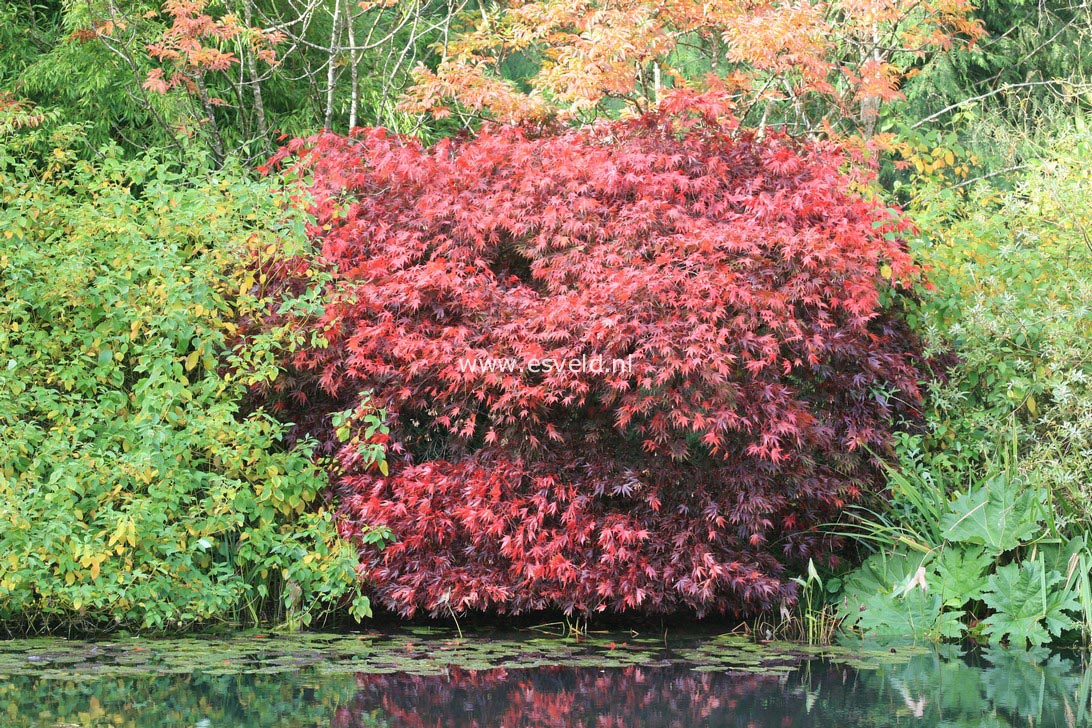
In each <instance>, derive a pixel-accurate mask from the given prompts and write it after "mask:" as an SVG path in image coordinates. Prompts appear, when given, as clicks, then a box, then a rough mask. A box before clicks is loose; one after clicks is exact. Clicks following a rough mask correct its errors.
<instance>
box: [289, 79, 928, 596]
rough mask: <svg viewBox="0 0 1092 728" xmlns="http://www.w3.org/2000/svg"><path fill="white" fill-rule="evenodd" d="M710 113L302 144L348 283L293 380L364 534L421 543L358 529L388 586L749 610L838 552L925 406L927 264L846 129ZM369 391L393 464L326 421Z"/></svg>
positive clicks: (293, 392)
mask: <svg viewBox="0 0 1092 728" xmlns="http://www.w3.org/2000/svg"><path fill="white" fill-rule="evenodd" d="M699 101H700V100H699ZM695 109H696V110H697V112H701V113H686V112H687V111H688V110H689V111H690V112H694V111H695ZM704 111H705V110H703V108H702V107H701V106H700V104H699V105H697V106H692V107H690V106H688V105H687V104H685V103H684V104H683V108H680V109H673V112H674V113H672V114H667V113H664V114H663V115H649V116H645V117H643V118H640V119H634V120H630V121H624V122H616V123H611V124H603V125H599V126H596V127H593V128H590V129H585V130H564V129H547V130H541V129H538V130H530V129H521V128H504V127H497V128H487V129H485V130H484V131H482V132H481V133H480V134H479V135H478V136H476V137H473V138H461V139H449V140H445V141H442V142H440V143H438V144H436V145H435V146H433V147H431V148H428V149H425V148H423V147H422V146H421V145H420V144H418V143H417V142H416V141H414V140H411V139H406V138H401V137H395V136H390V135H388V134H387V133H385V132H384V131H382V130H362V131H361V135H360V137H359V138H357V139H351V140H350V139H345V138H342V137H337V136H333V135H328V134H327V135H320V136H316V137H312V138H310V139H304V140H295V141H293V142H291V143H290V144H289V145H288V147H287V148H286V149H285V150H283V151H282V152H281V153H280V155H278V158H277V159H276V160H275V161H276V163H277V164H280V165H285V164H291V165H293V166H294V167H295V168H296V170H297V171H298V172H301V173H304V174H305V175H306V177H305V178H306V179H309V180H311V184H310V190H309V192H310V194H311V196H312V200H313V204H314V212H315V215H316V223H315V225H314V228H313V233H314V235H315V237H316V239H317V240H318V241H320V242H321V255H319V256H318V260H317V261H314V262H313V263H312V265H315V266H319V267H322V268H325V269H327V270H328V271H329V272H331V273H332V275H333V277H334V281H335V284H334V285H333V286H332V288H331V291H330V293H329V294H328V298H327V303H326V307H325V313H324V314H323V315H322V316H321V318H320V320H309V321H303V322H300V324H301V325H307V326H309V327H312V328H313V330H315V331H321V333H322V334H323V335H324V337H325V338H326V339H327V340H328V341H329V346H328V347H321V348H311V349H308V350H305V351H301V352H299V353H298V354H297V355H296V356H295V358H294V361H293V362H292V366H293V369H294V376H293V377H290V378H288V379H286V380H284V381H283V382H282V383H281V385H280V386H281V390H280V391H279V392H277V393H272V394H271V396H272V397H273V398H274V399H276V400H277V404H278V406H279V407H281V408H283V409H285V410H286V414H287V416H288V417H289V419H292V420H293V421H295V422H297V423H301V426H302V427H303V429H305V430H308V431H310V432H312V433H314V434H317V435H318V436H319V437H320V439H321V440H323V441H324V443H325V446H326V448H327V451H330V452H332V451H334V450H338V455H339V457H340V460H341V463H342V466H343V470H342V472H341V473H340V474H339V475H338V476H337V479H336V494H337V496H338V498H339V511H340V513H341V515H342V516H343V517H344V519H345V520H344V523H343V530H344V533H345V534H346V535H348V536H353V535H354V534H357V533H359V532H360V531H359V530H358V529H360V528H361V527H362V526H363V525H364V524H370V525H378V524H383V525H387V526H389V527H390V528H391V530H392V531H393V532H394V534H395V536H396V537H397V539H398V542H397V543H395V544H394V545H391V546H388V547H387V548H386V549H384V550H382V551H380V550H377V549H375V548H372V547H370V546H367V545H365V544H362V545H361V559H362V563H361V573H362V575H363V576H364V577H366V578H367V579H368V580H369V581H370V582H371V584H372V585H373V588H374V592H375V596H376V597H378V599H379V600H380V601H381V602H382V603H383V604H385V605H387V606H388V607H390V608H392V609H396V610H398V611H400V612H402V613H405V614H412V613H414V612H415V611H416V610H418V609H425V610H428V611H430V612H433V613H444V614H446V613H447V612H448V610H449V608H450V609H453V610H455V611H461V610H465V609H493V610H497V611H507V612H520V611H526V610H532V609H540V608H561V609H564V610H565V611H567V612H570V611H578V612H586V611H594V610H603V609H619V610H621V609H640V610H644V611H654V612H662V611H672V610H678V609H681V608H690V609H694V610H696V611H697V612H699V613H702V612H706V611H727V612H733V613H750V612H754V611H756V610H760V609H770V608H773V607H776V606H777V605H780V604H786V603H791V602H792V600H793V599H794V598H795V587H794V585H793V584H792V583H791V582H790V581H789V580H787V579H786V578H784V573H785V567H786V565H787V564H790V563H794V562H795V563H797V564H798V563H799V562H800V560H806V559H807V558H808V557H813V556H814V557H817V558H819V559H821V560H833V559H834V558H836V557H835V556H834V554H835V547H836V544H835V543H833V542H832V540H831V539H829V538H828V537H824V536H822V535H821V534H819V533H818V532H817V531H816V529H815V527H816V525H817V524H821V523H823V522H826V521H829V520H830V519H833V518H835V517H836V516H837V515H838V514H839V511H840V510H841V509H842V507H843V506H844V505H845V503H846V502H847V501H852V500H854V499H856V498H857V497H859V495H860V494H861V493H862V492H863V491H867V490H870V489H874V487H875V485H876V483H877V482H878V472H877V468H876V463H875V462H873V460H872V458H871V456H869V455H868V453H867V452H866V451H865V449H864V447H863V446H869V447H871V448H882V447H883V446H884V445H885V443H886V441H887V439H888V437H889V433H890V430H891V428H892V427H893V423H894V422H895V421H896V420H897V419H898V418H900V417H906V416H913V415H914V414H915V411H914V410H915V407H916V405H917V403H918V401H919V393H918V389H917V379H918V370H917V367H916V363H917V361H918V359H917V353H916V348H917V343H916V341H915V340H914V339H913V337H912V336H911V335H910V334H909V333H908V331H907V329H906V327H905V326H903V325H902V324H901V323H900V322H899V320H898V318H897V317H896V316H895V315H894V314H892V313H891V312H890V311H889V310H888V309H887V308H885V307H884V305H883V304H882V299H883V298H884V297H885V296H886V294H885V293H884V290H885V289H889V288H891V287H892V286H903V285H906V284H908V283H910V282H911V281H912V280H913V279H914V277H915V276H916V275H917V272H916V270H915V269H914V267H913V265H912V263H911V262H910V260H909V258H908V256H907V254H906V253H905V251H904V246H903V245H902V243H901V242H900V241H899V234H900V233H901V232H902V231H904V229H905V227H906V223H905V222H904V221H903V220H902V219H901V218H899V217H898V216H897V215H896V214H894V213H893V212H892V211H890V210H887V209H885V208H884V207H883V206H882V205H881V204H879V203H878V202H875V201H872V200H868V199H865V198H863V197H861V196H860V195H858V194H855V193H854V192H852V191H851V189H852V187H853V184H854V181H853V180H852V179H850V178H849V177H847V176H846V174H845V173H844V171H843V168H845V167H846V160H845V158H844V157H843V156H842V155H841V154H840V153H839V151H838V150H837V149H835V148H834V147H830V146H809V145H806V144H803V143H799V142H796V141H793V140H791V139H789V138H786V137H783V136H779V135H777V134H768V135H766V136H765V137H763V138H757V137H755V136H752V135H748V134H744V133H739V132H736V131H733V130H730V129H727V128H725V127H723V126H720V125H718V124H717V123H715V122H714V121H713V118H712V117H713V116H714V115H715V114H713V113H712V112H710V113H704ZM302 267H303V266H302V265H301V264H300V263H299V262H296V263H295V264H293V265H290V266H285V267H284V269H283V270H285V271H292V273H291V274H289V273H285V274H284V278H285V280H283V281H282V282H283V283H285V284H291V285H298V282H299V280H300V277H301V276H302V275H303V272H302ZM293 277H294V278H293ZM289 279H291V280H289ZM490 360H492V361H499V362H501V363H500V364H498V365H495V368H494V369H493V370H489V368H488V365H486V366H477V365H474V364H472V363H473V362H476V363H478V365H480V364H481V363H483V362H487V361H490ZM545 360H553V361H554V362H555V366H553V367H549V366H548V365H546V364H543V362H544V361H545ZM614 360H620V361H621V362H623V364H620V365H615V364H614ZM574 361H584V362H585V365H582V366H578V365H573V364H571V362H574ZM595 361H599V362H600V363H601V368H605V371H596V370H595V365H594V364H592V362H595ZM536 362H538V364H537V366H536ZM505 369H510V370H508V371H505ZM368 391H370V392H371V393H372V401H373V402H374V403H376V404H377V405H379V406H382V407H385V408H386V409H387V411H388V413H389V424H390V428H391V432H390V440H389V442H387V443H386V444H387V447H388V450H389V452H388V459H389V460H390V465H391V471H390V475H389V477H387V476H384V475H382V474H381V473H380V472H377V471H376V470H375V469H374V468H370V469H369V468H367V467H364V465H363V464H362V458H361V457H360V456H359V455H358V454H357V452H356V447H357V443H356V442H350V443H349V444H348V445H341V444H340V442H339V441H338V440H337V439H336V438H334V437H333V433H332V430H331V428H330V427H329V425H328V420H327V419H324V418H326V417H327V416H328V415H329V414H330V412H332V411H334V410H343V409H347V408H352V407H355V406H356V405H357V404H358V403H359V402H360V401H361V397H362V393H364V392H368ZM360 436H361V437H363V433H360ZM365 439H366V438H365Z"/></svg>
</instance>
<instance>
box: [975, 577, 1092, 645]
mask: <svg viewBox="0 0 1092 728" xmlns="http://www.w3.org/2000/svg"><path fill="white" fill-rule="evenodd" d="M1063 581H1064V578H1063V577H1062V575H1061V574H1059V573H1058V572H1057V571H1050V572H1046V571H1045V570H1044V568H1043V562H1042V561H1041V560H1034V561H1031V560H1028V561H1023V562H1021V563H1018V564H1017V563H1013V564H1008V565H1007V566H1002V567H1001V568H999V569H998V570H997V571H996V572H995V573H994V574H993V575H992V576H990V578H989V588H988V589H987V590H986V592H985V594H984V595H983V599H984V600H985V602H986V604H987V605H988V606H989V607H990V608H991V609H992V610H994V613H993V614H992V615H990V617H989V618H988V619H987V620H986V629H985V632H986V634H988V635H989V637H990V641H991V642H994V643H996V642H1000V641H1001V640H1007V641H1008V643H1009V644H1010V645H1011V646H1012V647H1016V648H1020V649H1023V648H1024V647H1025V646H1026V645H1027V644H1029V643H1030V644H1031V645H1042V644H1046V643H1047V642H1048V641H1049V640H1050V636H1051V635H1053V636H1055V637H1058V636H1060V635H1061V633H1062V632H1063V631H1064V630H1067V629H1070V628H1072V627H1074V626H1075V622H1074V621H1073V618H1072V617H1071V616H1070V615H1069V614H1068V613H1069V612H1074V611H1076V610H1077V609H1078V608H1079V606H1080V605H1079V604H1078V603H1077V600H1076V598H1075V597H1074V595H1073V593H1072V592H1071V591H1069V590H1064V589H1062V588H1056V587H1059V585H1060V584H1061V583H1062V582H1063Z"/></svg>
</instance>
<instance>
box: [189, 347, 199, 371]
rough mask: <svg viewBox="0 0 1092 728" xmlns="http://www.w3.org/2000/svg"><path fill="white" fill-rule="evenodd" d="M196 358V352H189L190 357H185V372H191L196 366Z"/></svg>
mask: <svg viewBox="0 0 1092 728" xmlns="http://www.w3.org/2000/svg"><path fill="white" fill-rule="evenodd" d="M197 358H198V354H197V352H196V351H192V352H190V355H189V356H187V357H186V371H187V372H188V371H191V370H192V369H193V368H194V367H195V366H197Z"/></svg>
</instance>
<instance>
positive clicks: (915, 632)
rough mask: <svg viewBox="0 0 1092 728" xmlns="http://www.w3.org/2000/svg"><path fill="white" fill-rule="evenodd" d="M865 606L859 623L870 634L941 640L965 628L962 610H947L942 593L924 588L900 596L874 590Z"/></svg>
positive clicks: (958, 636)
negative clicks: (924, 589) (961, 616)
mask: <svg viewBox="0 0 1092 728" xmlns="http://www.w3.org/2000/svg"><path fill="white" fill-rule="evenodd" d="M863 606H864V609H863V611H862V612H861V615H860V619H859V620H858V622H857V627H858V628H859V629H860V630H861V631H862V632H864V633H865V634H869V635H875V636H884V637H913V638H914V639H915V640H926V641H932V642H937V641H940V640H943V639H959V638H960V637H962V636H963V632H964V629H965V628H964V625H963V623H962V622H960V621H959V617H960V613H959V612H952V611H946V610H945V609H944V602H943V600H942V599H941V596H940V595H939V594H936V593H929V592H925V591H922V590H921V589H920V588H914V589H911V590H910V591H908V592H907V593H906V594H905V595H904V596H898V597H897V596H894V595H893V594H872V595H870V596H869V597H867V598H866V599H865V600H864V605H863Z"/></svg>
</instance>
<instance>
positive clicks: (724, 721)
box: [0, 648, 1092, 728]
mask: <svg viewBox="0 0 1092 728" xmlns="http://www.w3.org/2000/svg"><path fill="white" fill-rule="evenodd" d="M873 663H874V661H873ZM697 667H698V669H694V668H695V666H694V665H692V664H683V663H679V662H673V661H672V660H671V659H670V657H668V658H667V659H665V660H662V661H660V662H658V663H657V664H656V665H654V666H638V665H631V666H626V667H604V668H596V667H589V666H580V667H575V666H541V667H529V668H511V669H506V668H493V669H480V670H468V669H463V668H457V667H451V668H448V669H446V670H444V671H443V672H442V674H434V675H420V674H406V673H399V672H391V673H386V674H374V673H351V672H347V673H338V674H323V673H322V671H321V670H319V669H316V668H306V669H303V670H296V671H285V672H278V673H274V674H267V673H261V672H251V673H248V674H230V675H214V674H190V675H158V676H103V677H96V676H93V675H89V676H86V677H84V678H83V679H75V680H74V679H57V678H56V677H52V678H47V677H43V676H36V675H30V674H21V675H13V676H10V677H8V678H4V679H3V682H2V683H0V713H3V714H4V715H0V722H2V723H3V724H5V725H12V726H30V725H96V726H97V725H112V726H128V725H132V726H201V727H202V728H212V727H213V726H334V727H335V728H357V727H368V728H370V727H373V726H443V727H445V728H446V727H447V726H505V727H508V726H597V727H601V728H613V727H619V728H621V727H622V726H625V727H626V728H631V727H633V726H740V727H744V726H746V727H751V726H776V727H778V728H785V727H788V726H839V728H850V727H852V726H876V725H881V726H882V725H928V726H1047V727H1049V726H1066V727H1067V728H1072V727H1075V726H1084V725H1090V724H1092V717H1090V714H1089V699H1090V694H1092V671H1090V670H1089V669H1087V666H1086V665H1085V664H1083V661H1082V659H1081V657H1080V656H1079V655H1057V654H1055V655H1051V654H1049V653H1044V652H1040V653H1023V652H1019V653H1014V652H1009V651H1004V650H994V651H988V652H982V653H971V654H962V653H960V652H959V651H958V650H955V649H949V648H946V649H942V650H940V651H938V652H933V653H929V654H921V655H915V656H913V657H910V658H909V659H902V660H899V661H894V662H891V663H888V664H864V665H861V664H847V663H844V662H842V663H836V662H832V661H828V660H825V659H817V660H811V661H807V662H804V663H802V664H800V665H799V666H797V667H796V668H795V669H791V670H784V671H782V672H780V673H776V674H761V673H747V672H735V671H732V670H730V669H719V668H718V667H717V666H715V665H701V666H697Z"/></svg>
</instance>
